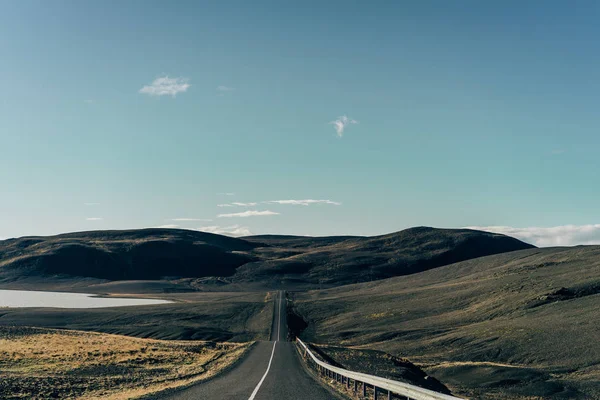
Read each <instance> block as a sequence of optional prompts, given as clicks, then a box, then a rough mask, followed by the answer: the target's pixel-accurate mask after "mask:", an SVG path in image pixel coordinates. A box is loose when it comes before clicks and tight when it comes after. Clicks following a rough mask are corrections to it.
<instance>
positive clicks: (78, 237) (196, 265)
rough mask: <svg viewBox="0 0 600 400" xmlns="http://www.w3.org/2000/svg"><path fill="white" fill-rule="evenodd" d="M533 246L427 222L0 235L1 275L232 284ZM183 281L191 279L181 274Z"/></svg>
mask: <svg viewBox="0 0 600 400" xmlns="http://www.w3.org/2000/svg"><path fill="white" fill-rule="evenodd" d="M531 247H532V246H531V245H528V244H526V243H523V242H520V241H518V240H517V239H514V238H511V237H508V236H503V235H498V234H492V233H487V232H479V231H474V230H468V229H434V228H425V227H420V228H412V229H407V230H404V231H401V232H397V233H392V234H389V235H383V236H375V237H357V236H339V237H299V236H275V235H265V236H254V237H247V238H239V239H236V238H231V237H227V236H221V235H215V234H210V233H204V232H198V231H187V230H179V229H142V230H130V231H96V232H80V233H71V234H64V235H58V236H50V237H24V238H19V239H10V240H6V241H2V242H0V283H5V284H6V283H13V284H14V283H15V282H17V283H18V282H23V280H34V281H35V279H37V278H41V277H43V278H44V279H46V280H47V278H49V277H51V278H52V279H53V280H57V279H68V278H69V277H79V278H89V279H96V280H108V281H131V280H157V279H163V278H172V279H173V278H205V277H210V276H214V277H221V278H222V277H226V278H227V280H226V282H230V283H235V284H238V285H239V284H242V285H257V284H258V285H262V286H263V287H264V286H267V287H279V286H281V285H284V286H287V287H293V286H294V285H296V286H298V285H300V286H304V287H315V286H316V285H327V286H333V285H341V284H347V283H354V282H364V281H373V280H378V279H384V278H389V277H393V276H398V275H408V274H412V273H415V272H420V271H424V270H428V269H431V268H436V267H439V266H442V265H445V264H449V263H453V262H457V261H461V260H466V259H471V258H475V257H480V256H484V255H489V254H496V253H501V252H507V251H514V250H520V249H525V248H531ZM207 282H216V283H215V284H219V285H220V286H222V285H223V281H222V280H212V281H211V280H206V279H204V280H202V283H200V285H203V286H205V287H208V286H210V283H207ZM96 283H97V282H96ZM184 286H185V288H186V289H190V288H192V287H196V288H197V287H198V285H196V286H194V285H193V283H190V282H189V281H186V282H185V285H184ZM192 290H193V288H192Z"/></svg>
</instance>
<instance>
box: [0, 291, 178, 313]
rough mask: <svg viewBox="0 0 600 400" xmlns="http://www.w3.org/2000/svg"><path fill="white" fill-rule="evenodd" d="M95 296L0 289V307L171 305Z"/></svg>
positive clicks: (144, 300)
mask: <svg viewBox="0 0 600 400" xmlns="http://www.w3.org/2000/svg"><path fill="white" fill-rule="evenodd" d="M95 296H96V295H95V294H87V293H65V292H41V291H33V290H2V289H0V308H2V307H18V308H22V307H54V308H101V307H123V306H143V305H148V304H165V303H171V302H170V301H168V300H156V299H133V298H128V299H125V298H116V297H95Z"/></svg>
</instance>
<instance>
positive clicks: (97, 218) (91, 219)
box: [85, 217, 104, 221]
mask: <svg viewBox="0 0 600 400" xmlns="http://www.w3.org/2000/svg"><path fill="white" fill-rule="evenodd" d="M103 219H104V218H100V217H88V218H86V219H85V220H86V221H102V220H103Z"/></svg>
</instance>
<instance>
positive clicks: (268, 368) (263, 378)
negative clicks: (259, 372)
mask: <svg viewBox="0 0 600 400" xmlns="http://www.w3.org/2000/svg"><path fill="white" fill-rule="evenodd" d="M276 345H277V342H275V343H273V351H272V352H271V359H270V360H269V365H268V366H267V371H266V372H265V374H264V375H263V377H262V379H261V380H260V382H258V385H256V387H255V388H254V391H253V392H252V394H251V395H250V397H248V400H254V397H256V393H258V389H260V386H261V385H262V383H263V381H264V380H265V378H266V377H267V374H268V373H269V370H270V369H271V362H273V356H274V355H275V346H276Z"/></svg>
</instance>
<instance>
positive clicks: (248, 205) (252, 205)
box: [217, 201, 258, 207]
mask: <svg viewBox="0 0 600 400" xmlns="http://www.w3.org/2000/svg"><path fill="white" fill-rule="evenodd" d="M256 205H258V203H240V202H239V201H234V202H232V203H228V204H217V207H254V206H256Z"/></svg>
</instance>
